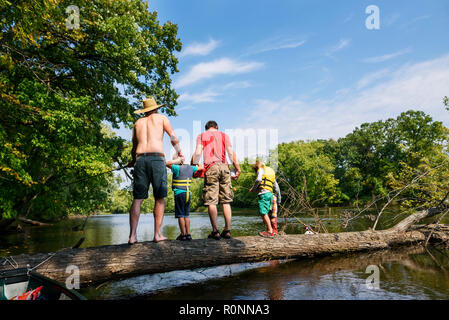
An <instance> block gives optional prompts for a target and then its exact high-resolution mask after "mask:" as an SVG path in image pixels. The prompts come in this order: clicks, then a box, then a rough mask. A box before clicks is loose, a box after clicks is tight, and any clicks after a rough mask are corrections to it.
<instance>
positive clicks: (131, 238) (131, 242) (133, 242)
mask: <svg viewBox="0 0 449 320" xmlns="http://www.w3.org/2000/svg"><path fill="white" fill-rule="evenodd" d="M137 242H138V241H137V238H134V237H130V238H129V240H128V244H129V245H133V244H135V243H137Z"/></svg>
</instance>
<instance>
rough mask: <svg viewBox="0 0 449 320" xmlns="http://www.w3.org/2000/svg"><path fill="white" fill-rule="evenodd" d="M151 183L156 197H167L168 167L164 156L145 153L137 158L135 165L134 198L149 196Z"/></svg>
mask: <svg viewBox="0 0 449 320" xmlns="http://www.w3.org/2000/svg"><path fill="white" fill-rule="evenodd" d="M150 183H151V185H152V186H153V195H154V198H155V199H162V198H165V197H167V169H166V168H165V159H164V157H162V156H158V155H145V156H140V157H138V158H137V160H136V163H135V165H134V183H133V196H134V199H146V198H148V189H149V187H150Z"/></svg>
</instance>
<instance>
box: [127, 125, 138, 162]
mask: <svg viewBox="0 0 449 320" xmlns="http://www.w3.org/2000/svg"><path fill="white" fill-rule="evenodd" d="M132 142H133V147H132V149H131V158H132V160H131V162H130V163H128V165H127V167H134V164H135V163H136V157H137V154H136V150H137V136H136V130H135V129H134V127H133V131H132Z"/></svg>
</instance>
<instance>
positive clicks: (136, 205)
mask: <svg viewBox="0 0 449 320" xmlns="http://www.w3.org/2000/svg"><path fill="white" fill-rule="evenodd" d="M163 106H165V104H163V105H158V104H157V103H156V101H155V100H154V98H153V97H150V98H148V99H145V100H144V101H143V107H144V108H143V109H141V110H136V111H134V113H144V114H145V115H144V117H142V118H140V119H139V120H137V121H136V123H135V124H134V128H133V132H132V136H133V137H132V141H133V148H132V150H131V155H132V161H131V162H130V163H129V164H128V167H134V183H133V196H134V201H133V203H132V205H131V209H130V214H129V225H130V233H129V240H128V243H129V244H134V243H136V242H137V224H138V223H139V217H140V207H141V205H142V202H143V200H144V199H146V198H148V189H149V186H150V183H151V185H152V186H153V195H154V200H155V205H154V211H153V214H154V242H159V241H163V240H167V238H166V237H164V236H163V235H162V232H161V226H162V220H163V219H164V212H165V202H164V198H165V197H167V171H166V169H165V156H164V153H163V151H164V148H163V138H164V132H166V133H167V134H168V135H169V136H170V140H171V144H172V145H173V147H174V148H175V150H176V152H177V154H178V156H179V157H184V155H183V154H182V152H181V148H180V146H179V140H178V138H177V137H176V135H175V131H174V130H173V127H172V126H171V124H170V121H169V120H168V118H167V117H166V116H164V115H162V114H159V113H158V109H159V108H160V107H163Z"/></svg>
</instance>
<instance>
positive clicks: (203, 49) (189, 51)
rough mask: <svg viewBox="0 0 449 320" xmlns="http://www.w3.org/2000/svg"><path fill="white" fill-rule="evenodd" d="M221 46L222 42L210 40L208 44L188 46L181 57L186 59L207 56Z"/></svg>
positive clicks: (195, 43)
mask: <svg viewBox="0 0 449 320" xmlns="http://www.w3.org/2000/svg"><path fill="white" fill-rule="evenodd" d="M219 44H220V41H217V40H214V39H210V40H209V42H207V43H198V42H194V43H192V44H190V45H188V46H187V47H186V48H185V49H184V50H182V52H181V54H180V56H181V57H185V56H189V55H195V56H206V55H208V54H209V53H211V52H212V51H214V50H215V49H216V48H217V47H218V45H219Z"/></svg>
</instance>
